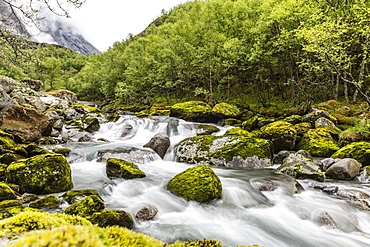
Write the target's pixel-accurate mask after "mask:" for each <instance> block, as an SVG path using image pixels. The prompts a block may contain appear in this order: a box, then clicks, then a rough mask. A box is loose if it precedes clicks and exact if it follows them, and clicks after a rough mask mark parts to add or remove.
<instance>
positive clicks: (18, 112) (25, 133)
mask: <svg viewBox="0 0 370 247" xmlns="http://www.w3.org/2000/svg"><path fill="white" fill-rule="evenodd" d="M48 124H49V118H48V117H47V116H46V115H45V114H42V113H40V112H38V111H36V110H33V109H29V108H26V107H22V106H12V105H10V106H6V107H5V108H4V109H3V110H2V111H1V112H0V128H1V129H3V130H6V131H9V132H11V133H14V134H17V135H20V136H22V137H23V138H25V139H26V140H28V141H35V140H36V139H38V138H40V137H41V135H42V133H43V131H44V130H45V129H46V127H47V126H48Z"/></svg>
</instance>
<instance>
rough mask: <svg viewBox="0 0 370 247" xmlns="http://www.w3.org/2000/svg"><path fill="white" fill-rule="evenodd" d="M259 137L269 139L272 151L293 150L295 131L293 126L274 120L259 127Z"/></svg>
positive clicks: (295, 137)
mask: <svg viewBox="0 0 370 247" xmlns="http://www.w3.org/2000/svg"><path fill="white" fill-rule="evenodd" d="M260 137H261V138H264V139H268V140H271V141H272V143H273V144H274V146H273V147H274V153H278V152H279V151H282V150H294V147H295V144H296V140H297V131H296V130H295V128H294V126H293V125H292V124H290V123H288V122H285V121H276V122H273V123H270V124H268V125H266V126H264V127H262V128H261V134H260Z"/></svg>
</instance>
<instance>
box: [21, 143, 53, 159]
mask: <svg viewBox="0 0 370 247" xmlns="http://www.w3.org/2000/svg"><path fill="white" fill-rule="evenodd" d="M24 149H25V150H26V151H27V153H28V156H27V157H28V158H30V157H33V156H37V155H41V154H50V152H49V151H48V150H46V149H45V148H42V147H40V146H37V145H36V144H34V143H31V144H28V145H26V146H24Z"/></svg>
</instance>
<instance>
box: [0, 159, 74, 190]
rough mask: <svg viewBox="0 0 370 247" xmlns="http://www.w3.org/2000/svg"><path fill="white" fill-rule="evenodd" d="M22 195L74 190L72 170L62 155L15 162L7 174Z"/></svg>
mask: <svg viewBox="0 0 370 247" xmlns="http://www.w3.org/2000/svg"><path fill="white" fill-rule="evenodd" d="M5 175H6V179H7V181H8V182H9V183H14V184H17V185H19V187H20V191H21V193H24V192H28V193H34V194H50V193H57V192H62V191H66V190H70V189H72V188H73V183H72V177H71V168H70V165H69V164H68V162H67V160H66V158H65V157H64V156H63V155H61V154H43V155H37V156H34V157H32V158H28V159H24V160H19V161H17V162H13V163H12V164H11V165H10V166H9V167H8V168H7V169H6V172H5Z"/></svg>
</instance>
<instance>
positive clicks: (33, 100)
mask: <svg viewBox="0 0 370 247" xmlns="http://www.w3.org/2000/svg"><path fill="white" fill-rule="evenodd" d="M27 102H28V104H30V105H32V106H33V107H35V109H36V110H37V111H39V112H44V111H45V110H46V105H45V103H44V102H42V100H41V99H40V97H35V96H33V97H29V98H27Z"/></svg>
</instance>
